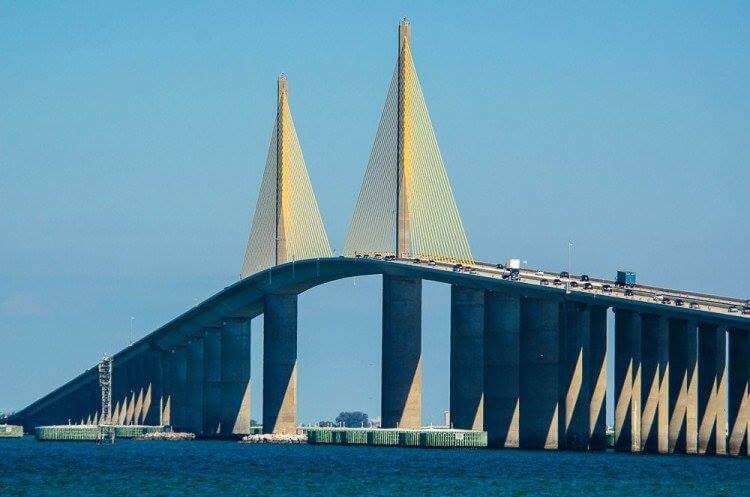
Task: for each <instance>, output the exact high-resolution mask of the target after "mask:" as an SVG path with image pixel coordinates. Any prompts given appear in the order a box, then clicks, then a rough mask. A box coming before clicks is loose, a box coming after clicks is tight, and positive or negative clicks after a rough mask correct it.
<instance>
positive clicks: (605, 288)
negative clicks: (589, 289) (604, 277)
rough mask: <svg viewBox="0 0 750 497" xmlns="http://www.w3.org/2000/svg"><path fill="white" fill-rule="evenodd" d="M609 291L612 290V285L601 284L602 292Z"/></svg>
mask: <svg viewBox="0 0 750 497" xmlns="http://www.w3.org/2000/svg"><path fill="white" fill-rule="evenodd" d="M611 291H612V286H611V285H608V284H606V283H605V284H603V285H602V292H607V293H609V292H611Z"/></svg>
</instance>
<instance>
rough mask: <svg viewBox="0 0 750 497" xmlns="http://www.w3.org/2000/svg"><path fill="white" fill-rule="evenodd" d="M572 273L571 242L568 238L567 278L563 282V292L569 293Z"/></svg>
mask: <svg viewBox="0 0 750 497" xmlns="http://www.w3.org/2000/svg"><path fill="white" fill-rule="evenodd" d="M572 273H573V242H571V241H570V240H568V279H567V280H566V282H565V293H570V277H571V276H570V275H571V274H572Z"/></svg>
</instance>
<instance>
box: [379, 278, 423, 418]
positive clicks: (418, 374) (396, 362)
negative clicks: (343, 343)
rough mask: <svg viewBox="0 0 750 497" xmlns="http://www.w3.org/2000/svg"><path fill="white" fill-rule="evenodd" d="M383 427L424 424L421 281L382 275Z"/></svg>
mask: <svg viewBox="0 0 750 497" xmlns="http://www.w3.org/2000/svg"><path fill="white" fill-rule="evenodd" d="M382 354H383V355H382V361H383V364H382V378H381V388H382V392H381V397H380V411H381V417H382V423H383V427H384V428H404V429H407V428H408V429H418V428H420V426H421V424H422V280H420V279H416V278H404V277H400V276H390V275H383V349H382Z"/></svg>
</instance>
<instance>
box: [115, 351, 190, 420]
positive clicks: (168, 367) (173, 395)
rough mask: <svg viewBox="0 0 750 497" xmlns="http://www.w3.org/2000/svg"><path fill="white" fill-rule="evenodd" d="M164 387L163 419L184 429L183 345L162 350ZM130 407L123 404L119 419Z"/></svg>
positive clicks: (185, 381) (184, 366) (185, 384)
mask: <svg viewBox="0 0 750 497" xmlns="http://www.w3.org/2000/svg"><path fill="white" fill-rule="evenodd" d="M162 358H163V359H164V387H165V398H166V400H165V402H164V405H165V407H164V412H163V418H164V419H163V421H164V423H165V424H168V425H171V426H173V427H175V428H176V429H178V430H184V429H185V428H186V426H185V419H186V417H185V413H186V405H185V401H186V393H187V392H186V390H187V353H186V351H185V347H184V346H181V347H175V348H174V349H172V350H166V351H164V353H163V355H162ZM125 409H130V407H126V405H125V404H124V405H123V406H122V407H121V410H120V413H121V414H120V419H121V420H122V419H123V416H122V412H123V410H125Z"/></svg>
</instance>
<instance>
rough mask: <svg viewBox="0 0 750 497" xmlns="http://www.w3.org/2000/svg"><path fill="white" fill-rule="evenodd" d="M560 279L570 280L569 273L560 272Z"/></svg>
mask: <svg viewBox="0 0 750 497" xmlns="http://www.w3.org/2000/svg"><path fill="white" fill-rule="evenodd" d="M560 278H570V273H568V272H567V271H561V272H560Z"/></svg>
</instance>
